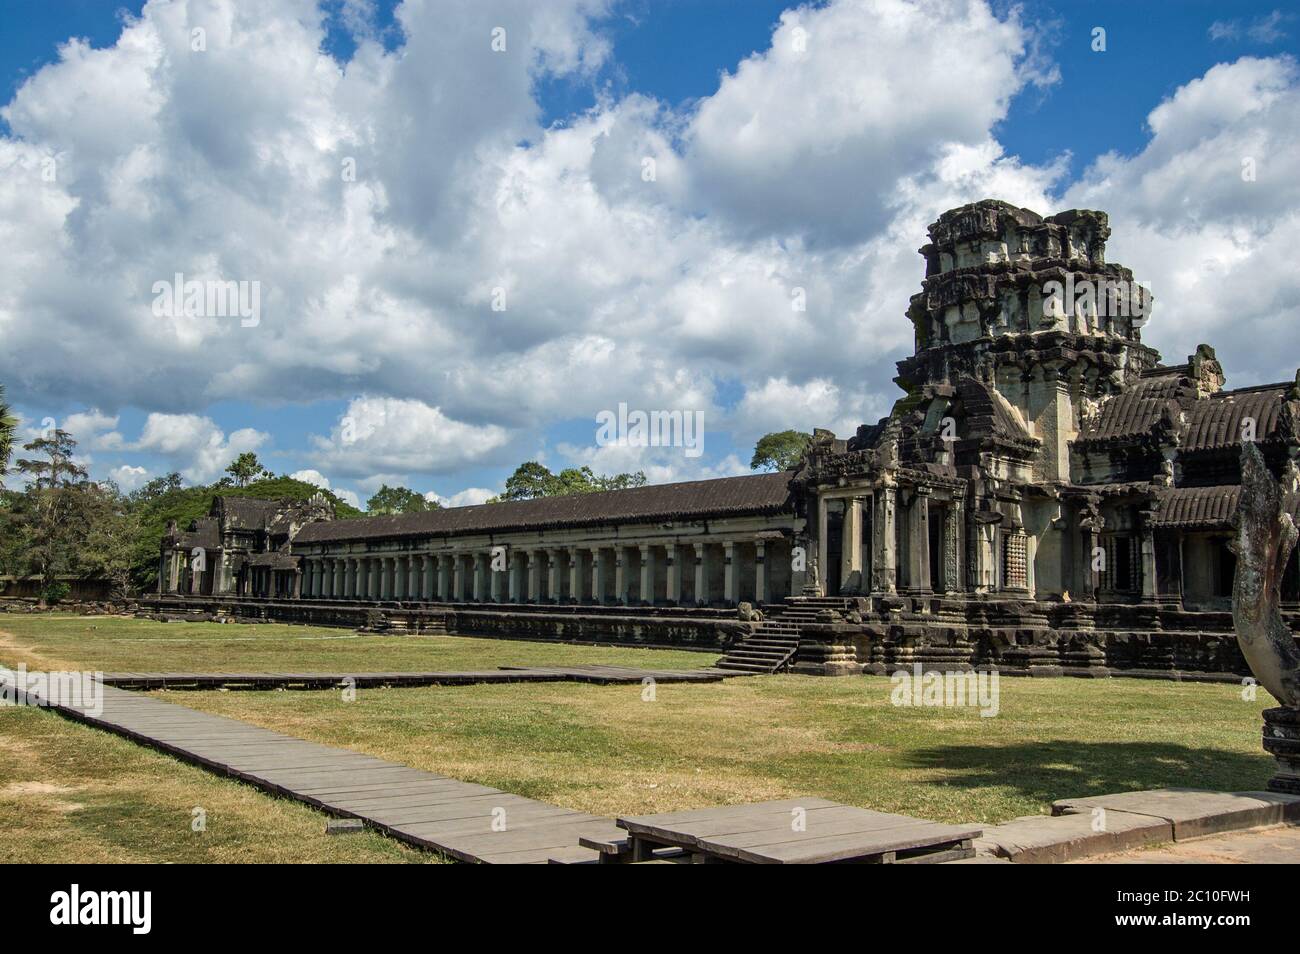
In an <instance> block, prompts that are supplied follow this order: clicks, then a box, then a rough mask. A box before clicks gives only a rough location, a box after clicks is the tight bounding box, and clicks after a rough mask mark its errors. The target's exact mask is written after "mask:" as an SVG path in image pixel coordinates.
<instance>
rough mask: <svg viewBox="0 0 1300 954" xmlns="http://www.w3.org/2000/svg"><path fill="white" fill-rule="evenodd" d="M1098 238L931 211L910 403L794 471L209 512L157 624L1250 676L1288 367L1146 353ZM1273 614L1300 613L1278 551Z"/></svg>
mask: <svg viewBox="0 0 1300 954" xmlns="http://www.w3.org/2000/svg"><path fill="white" fill-rule="evenodd" d="M1109 235H1110V229H1109V227H1108V224H1107V217H1106V215H1105V213H1102V212H1095V211H1086V210H1071V211H1068V212H1061V213H1058V214H1056V215H1051V216H1041V215H1038V214H1036V213H1034V212H1031V211H1029V210H1027V209H1020V208H1016V207H1014V206H1011V205H1008V204H1006V203H1004V202H998V201H991V200H985V201H981V202H977V203H974V204H972V205H967V206H963V207H961V208H958V209H954V210H951V211H949V212H946V213H944V214H943V215H942V216H940V217H939V220H938V221H937V222H935V223H934V224H933V225H931V226H930V229H929V237H930V241H929V242H928V243H927V244H926V245H925V246H924V247H922V248H921V250H920V251H921V255H922V256H923V257H924V259H925V278H924V280H923V282H922V290H921V292H920V293H919V294H917V295H915V296H913V297H912V299H911V303H910V305H909V307H908V310H907V316H908V318H909V319H910V320H911V322H912V324H913V326H914V328H915V339H916V347H915V352H914V353H913V354H912V355H911V356H909V357H907V358H905V359H903V360H902V361H900V362H899V363H898V371H899V373H898V377H897V378H896V381H897V383H898V384H899V386H900V387H901V389H902V390H903V392H904V396H903V397H901V398H900V399H899V400H898V402H897V404H896V405H895V406H894V409H893V411H892V412H891V414H890V415H889V416H888V417H887V418H885V419H883V420H881V421H879V422H878V423H875V424H864V425H863V426H861V427H859V428H858V430H857V432H856V433H855V434H853V435H851V436H848V437H847V439H844V438H840V437H838V436H836V435H834V434H832V433H830V432H828V431H825V430H816V431H815V432H814V436H813V440H812V443H811V445H810V446H809V448H808V450H807V452H806V454H805V455H804V457H803V459H802V461H801V462H800V464H799V466H798V468H797V469H796V470H795V471H793V472H788V473H773V474H759V475H754V476H745V477H731V478H723V479H718V480H707V481H694V482H689V483H678V484H669V485H661V486H652V487H640V488H635V489H630V490H618V491H609V492H605V493H596V494H585V495H576V496H569V497H551V498H543V499H536V500H527V501H517V502H506V503H496V504H484V505H481V506H474V507H457V508H451V509H444V510H437V511H433V512H429V513H421V514H410V515H405V516H389V517H367V518H360V519H355V520H336V519H331V517H332V515H331V514H330V513H329V511H328V509H327V508H326V507H323V506H321V504H320V502H319V501H317V502H315V503H311V504H293V505H290V504H283V503H276V502H263V501H253V500H248V499H246V498H218V499H217V500H216V502H215V503H214V505H213V510H212V514H211V516H210V517H209V518H206V519H205V520H200V521H197V522H196V524H195V525H194V526H193V527H192V528H191V529H190V530H189V531H186V532H182V531H179V530H177V529H176V528H170V529H169V533H168V536H167V537H166V538H165V539H164V541H163V546H162V573H161V582H160V594H159V596H158V598H157V605H158V606H159V607H160V609H163V610H165V611H167V612H176V611H178V610H183V611H186V612H190V613H196V612H202V613H215V614H217V615H223V614H224V615H230V616H235V617H250V616H252V617H261V618H268V619H295V620H302V621H312V622H319V623H335V624H340V625H347V624H355V623H357V622H358V621H365V622H368V623H370V624H371V625H375V626H379V627H383V628H388V629H390V630H397V631H403V630H424V629H433V630H442V629H443V628H444V627H445V628H446V629H449V630H451V631H454V632H458V633H472V634H480V635H501V636H527V637H533V638H563V639H579V640H602V641H628V642H639V643H644V644H663V645H686V646H692V645H693V646H700V647H711V646H716V647H718V648H720V649H723V650H726V651H727V656H726V658H725V659H724V660H723V665H729V666H733V667H736V668H745V669H754V670H762V671H770V670H773V669H775V668H778V667H793V668H794V670H795V671H799V672H808V673H821V674H843V673H854V672H862V671H864V670H866V671H876V672H881V671H888V670H892V669H893V668H894V667H896V666H903V665H912V664H914V663H920V664H922V665H925V666H930V667H941V668H966V667H969V666H972V665H974V666H986V665H992V666H998V667H1000V668H1002V669H1004V670H1008V671H1018V672H1029V673H1042V674H1051V673H1056V672H1062V673H1076V674H1098V675H1100V674H1105V673H1107V672H1109V671H1111V670H1131V671H1135V672H1139V671H1140V672H1149V673H1152V674H1156V673H1166V674H1188V675H1189V676H1190V677H1191V678H1195V675H1194V674H1196V673H1216V672H1217V673H1223V672H1245V671H1246V669H1245V667H1244V663H1243V661H1242V659H1241V658H1240V656H1239V654H1238V651H1237V648H1236V643H1235V638H1234V636H1233V630H1232V621H1231V614H1230V607H1229V603H1230V596H1231V590H1232V577H1233V570H1234V565H1235V563H1234V557H1233V554H1232V552H1231V550H1230V549H1229V547H1228V540H1229V536H1230V526H1229V520H1230V516H1231V515H1232V513H1233V512H1234V509H1235V506H1236V498H1237V495H1238V492H1239V484H1240V468H1239V463H1238V460H1239V457H1240V447H1241V442H1242V441H1243V440H1249V441H1254V442H1255V443H1256V444H1257V445H1258V447H1259V448H1260V449H1261V450H1262V452H1263V454H1264V457H1265V460H1266V461H1267V463H1268V465H1269V467H1270V469H1272V470H1273V472H1274V474H1275V476H1278V477H1281V478H1283V479H1285V480H1289V481H1291V482H1292V484H1293V485H1294V482H1295V481H1296V479H1297V468H1296V458H1297V456H1298V455H1300V375H1298V376H1297V380H1296V381H1288V382H1284V383H1280V384H1271V385H1265V386H1257V387H1248V388H1241V389H1238V390H1224V389H1223V384H1224V376H1223V371H1222V369H1221V368H1220V366H1219V363H1218V361H1217V360H1216V359H1215V353H1214V350H1213V349H1212V348H1210V347H1209V346H1207V345H1200V346H1198V347H1197V348H1196V349H1195V353H1193V354H1192V355H1190V356H1189V357H1188V358H1187V359H1186V361H1185V362H1183V363H1180V364H1171V365H1166V364H1162V363H1161V360H1160V356H1159V355H1158V354H1157V353H1156V352H1155V351H1154V350H1152V349H1151V348H1149V347H1147V346H1146V345H1144V344H1143V343H1142V338H1141V327H1142V324H1143V322H1144V320H1145V317H1146V315H1147V314H1148V313H1149V311H1150V305H1151V296H1150V295H1149V293H1148V292H1147V291H1146V290H1145V289H1144V288H1142V287H1141V286H1140V285H1138V284H1137V283H1136V282H1135V281H1134V278H1133V275H1132V273H1131V272H1130V271H1129V270H1128V269H1126V268H1124V267H1122V266H1119V265H1115V264H1110V263H1107V261H1106V240H1107V238H1108V237H1109ZM199 554H201V555H202V558H201V560H200V559H199V558H198V555H199ZM199 567H201V569H199ZM1283 598H1284V600H1285V601H1286V603H1285V604H1284V605H1286V606H1287V607H1288V609H1289V610H1291V611H1296V610H1300V602H1298V601H1300V573H1298V572H1297V567H1296V563H1295V558H1294V557H1293V558H1292V563H1291V566H1290V567H1289V569H1288V570H1287V573H1286V578H1285V580H1284V583H1283ZM755 608H756V609H757V611H755Z"/></svg>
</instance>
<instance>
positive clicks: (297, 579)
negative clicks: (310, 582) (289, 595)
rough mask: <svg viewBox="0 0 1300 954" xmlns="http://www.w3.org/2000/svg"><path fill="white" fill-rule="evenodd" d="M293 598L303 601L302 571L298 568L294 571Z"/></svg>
mask: <svg viewBox="0 0 1300 954" xmlns="http://www.w3.org/2000/svg"><path fill="white" fill-rule="evenodd" d="M293 598H294V599H295V600H300V599H302V569H301V568H298V569H295V570H294V571H293Z"/></svg>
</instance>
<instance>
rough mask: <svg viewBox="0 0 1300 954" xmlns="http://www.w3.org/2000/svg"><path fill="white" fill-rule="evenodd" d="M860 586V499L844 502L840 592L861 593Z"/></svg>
mask: <svg viewBox="0 0 1300 954" xmlns="http://www.w3.org/2000/svg"><path fill="white" fill-rule="evenodd" d="M862 590H863V585H862V498H861V497H850V498H848V499H847V500H845V501H844V525H843V532H842V535H841V539H840V592H841V593H861V592H862Z"/></svg>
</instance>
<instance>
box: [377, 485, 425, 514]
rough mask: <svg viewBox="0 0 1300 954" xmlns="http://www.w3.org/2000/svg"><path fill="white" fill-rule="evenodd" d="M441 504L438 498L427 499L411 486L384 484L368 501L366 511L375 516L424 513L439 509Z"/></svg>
mask: <svg viewBox="0 0 1300 954" xmlns="http://www.w3.org/2000/svg"><path fill="white" fill-rule="evenodd" d="M440 506H441V504H439V503H438V502H437V501H436V500H426V499H424V497H423V496H421V495H420V494H417V493H416V492H415V491H414V490H411V489H410V488H409V487H390V486H388V485H387V484H384V485H383V486H381V487H380V488H379V489H378V490H377V491H375V494H374V496H373V497H371V498H370V499H369V500H367V501H366V513H367V514H370V515H373V516H379V515H383V514H394V513H424V512H425V511H426V510H437V509H438V508H439V507H440Z"/></svg>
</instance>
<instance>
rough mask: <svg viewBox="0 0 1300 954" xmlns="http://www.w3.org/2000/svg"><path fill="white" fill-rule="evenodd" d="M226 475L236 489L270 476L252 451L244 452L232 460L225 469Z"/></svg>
mask: <svg viewBox="0 0 1300 954" xmlns="http://www.w3.org/2000/svg"><path fill="white" fill-rule="evenodd" d="M226 473H227V474H229V475H230V476H231V478H232V479H233V480H234V482H235V486H236V487H247V486H248V485H249V484H251V483H252V482H253V481H255V480H259V479H261V478H262V477H264V476H265V477H270V476H271V472H270V471H269V470H267V469H266V468H265V467H263V466H262V462H261V461H260V460H258V459H257V455H256V454H254V453H253V452H252V451H244V453H242V454H240V455H239V456H238V457H236V458H235V459H234V460H232V461H231V462H230V466H229V467H227V468H226Z"/></svg>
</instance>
